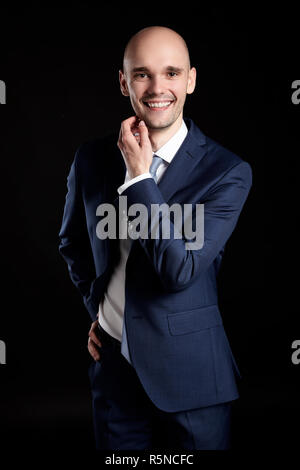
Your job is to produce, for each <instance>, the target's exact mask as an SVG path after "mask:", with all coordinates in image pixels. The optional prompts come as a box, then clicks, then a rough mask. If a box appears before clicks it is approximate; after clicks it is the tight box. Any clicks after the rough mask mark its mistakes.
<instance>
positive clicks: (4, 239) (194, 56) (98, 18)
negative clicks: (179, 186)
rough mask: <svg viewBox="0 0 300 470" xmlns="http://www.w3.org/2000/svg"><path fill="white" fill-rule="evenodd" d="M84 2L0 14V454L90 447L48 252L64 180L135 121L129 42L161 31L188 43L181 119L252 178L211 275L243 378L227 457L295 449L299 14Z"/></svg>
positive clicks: (74, 319)
mask: <svg viewBox="0 0 300 470" xmlns="http://www.w3.org/2000/svg"><path fill="white" fill-rule="evenodd" d="M91 5H92V4H89V2H84V3H83V2H82V3H78V4H77V5H76V7H75V6H73V7H72V8H55V7H53V6H52V7H48V8H47V7H44V8H37V7H33V6H31V7H30V6H28V5H26V7H25V6H24V7H22V8H20V7H18V8H16V10H15V11H11V10H10V11H8V10H4V11H1V31H0V40H1V57H0V67H1V68H0V79H1V80H4V81H5V83H6V87H7V104H6V105H5V106H1V107H0V157H1V158H0V179H1V185H0V187H1V222H2V223H1V271H2V282H1V285H2V289H1V292H2V295H1V316H0V339H1V340H3V341H5V343H6V347H7V364H6V365H0V384H1V402H0V418H1V423H0V426H1V429H0V438H1V439H0V448H1V447H2V449H4V448H5V449H8V448H12V449H14V448H19V447H20V446H24V448H26V449H27V452H28V453H29V454H30V453H31V452H32V453H34V451H35V450H36V449H37V448H41V447H43V448H46V449H51V451H52V453H55V452H58V451H59V450H60V451H61V450H62V449H74V448H76V449H77V450H78V449H80V450H82V451H83V452H91V451H92V450H93V447H94V442H93V429H92V412H91V398H90V391H89V382H88V376H87V368H88V365H89V363H90V362H91V358H90V357H89V354H88V351H87V346H86V345H87V333H88V330H89V328H90V318H89V315H88V313H87V311H86V310H85V308H84V306H83V303H82V301H81V298H80V296H79V294H78V293H77V291H76V289H75V287H74V286H73V285H72V284H71V281H70V280H69V277H68V272H67V267H66V265H65V263H64V261H63V259H62V258H61V257H60V255H59V253H58V232H59V229H60V224H61V218H62V213H63V206H64V198H65V194H66V178H67V174H68V172H69V169H70V165H71V162H72V160H73V158H74V153H75V151H76V149H77V147H78V146H79V145H80V144H81V143H82V142H83V141H86V140H89V139H91V138H93V137H97V136H101V135H104V134H107V133H110V132H112V131H115V130H118V129H119V126H120V122H121V120H123V119H125V118H127V117H129V116H130V115H132V114H133V113H132V110H131V107H130V103H129V99H126V98H124V97H123V96H122V95H121V93H120V90H119V84H118V70H119V68H120V66H121V60H122V54H123V49H124V46H125V44H126V42H127V40H128V39H129V38H130V36H131V35H132V34H134V33H135V32H137V31H138V30H139V29H141V28H143V27H145V26H151V25H164V26H169V27H171V28H173V29H175V30H176V31H177V32H179V33H180V34H182V36H183V37H184V38H185V39H186V41H187V44H188V46H189V49H190V53H191V62H192V65H194V66H195V67H196V68H197V72H198V75H197V87H196V90H195V92H194V94H193V95H191V96H189V97H188V98H187V102H186V107H185V116H188V117H191V118H192V119H193V120H194V121H195V122H196V124H197V125H198V126H199V127H200V128H201V130H202V131H203V132H204V133H205V134H207V135H209V136H210V137H211V138H213V139H214V140H216V141H218V142H220V143H221V144H222V145H224V146H225V147H227V148H229V149H230V150H232V151H233V152H235V153H237V154H238V155H240V156H241V157H242V158H243V159H244V160H246V161H248V162H249V163H250V165H251V167H252V170H253V187H252V189H251V193H250V195H249V198H248V200H247V202H246V204H245V206H244V210H243V212H242V215H241V217H240V220H239V223H238V226H237V228H236V230H235V232H234V233H233V235H232V237H231V239H230V241H229V242H228V244H227V249H226V252H225V257H224V261H223V266H222V269H221V273H220V279H219V288H220V304H221V311H222V314H223V320H224V324H225V329H226V332H227V334H228V337H229V339H230V342H231V345H232V349H233V352H234V355H235V357H236V359H237V362H238V365H239V368H240V370H241V373H242V375H243V380H242V382H241V384H240V392H241V399H240V400H238V401H237V402H236V403H235V407H234V449H235V450H236V452H238V451H240V450H242V451H243V452H245V453H246V454H247V452H248V453H250V452H253V451H255V450H256V449H258V450H260V451H265V452H268V451H272V449H273V450H274V449H275V448H276V446H277V447H280V448H283V449H287V450H292V449H293V448H294V447H295V446H296V442H297V429H298V426H299V419H300V416H299V398H298V396H299V373H300V365H299V366H296V365H293V364H292V362H291V354H292V349H291V344H292V342H293V341H294V340H295V339H299V337H300V331H299V320H298V291H299V288H298V282H297V281H298V270H297V266H298V258H297V255H298V250H297V247H298V239H297V232H296V224H297V218H298V213H299V210H298V194H297V184H298V181H297V180H298V178H297V171H298V170H297V160H298V157H299V149H300V142H299V131H298V129H299V116H300V105H299V106H298V107H297V106H295V105H293V104H292V103H291V93H292V91H291V83H292V81H293V80H296V79H297V78H299V75H297V73H299V71H298V70H297V69H296V66H297V60H296V57H297V51H296V48H297V47H296V44H297V43H296V42H295V36H296V30H297V25H296V21H295V19H296V16H297V15H296V12H295V11H289V10H288V8H287V7H286V9H285V10H284V11H282V9H281V10H279V9H278V10H277V11H275V10H274V7H273V9H271V10H270V11H268V12H267V13H266V12H263V11H262V10H261V9H254V8H247V7H245V6H243V9H234V10H233V9H231V8H229V7H219V8H218V7H208V6H201V7H199V5H198V6H197V8H196V7H193V6H189V7H188V8H187V6H184V5H182V8H181V9H180V8H179V6H178V5H179V4H178V5H177V7H175V6H174V5H173V6H172V8H166V11H163V9H162V7H161V6H160V7H158V6H157V5H155V4H145V5H123V6H117V5H113V6H112V7H111V8H108V7H107V8H106V9H103V7H100V6H99V7H98V8H96V7H93V6H91ZM294 33H295V36H294ZM178 379H179V380H180V377H179V378H178ZM246 454H245V455H246Z"/></svg>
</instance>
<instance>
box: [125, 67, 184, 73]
mask: <svg viewBox="0 0 300 470" xmlns="http://www.w3.org/2000/svg"><path fill="white" fill-rule="evenodd" d="M166 70H167V71H168V72H176V73H180V72H183V71H184V69H183V68H181V67H174V66H173V65H168V66H167V67H166ZM131 72H132V73H135V72H150V70H149V69H148V67H134V68H133V69H132V70H131Z"/></svg>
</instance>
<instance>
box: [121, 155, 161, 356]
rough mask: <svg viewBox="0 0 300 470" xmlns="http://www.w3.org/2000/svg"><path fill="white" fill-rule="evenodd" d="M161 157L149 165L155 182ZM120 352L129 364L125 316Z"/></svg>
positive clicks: (154, 157)
mask: <svg viewBox="0 0 300 470" xmlns="http://www.w3.org/2000/svg"><path fill="white" fill-rule="evenodd" d="M162 161H163V159H162V158H161V157H159V156H158V155H153V160H152V163H151V166H150V174H151V175H152V177H153V178H154V181H155V182H156V183H157V176H156V172H157V169H158V167H159V165H160V164H161V163H162ZM121 354H123V356H124V357H125V358H126V359H127V361H128V362H129V363H130V364H131V360H130V356H129V349H128V341H127V332H126V326H125V318H124V319H123V327H122V342H121Z"/></svg>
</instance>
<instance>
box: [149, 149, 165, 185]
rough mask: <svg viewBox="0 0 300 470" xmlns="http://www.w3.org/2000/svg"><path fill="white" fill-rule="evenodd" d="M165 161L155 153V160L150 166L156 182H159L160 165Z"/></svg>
mask: <svg viewBox="0 0 300 470" xmlns="http://www.w3.org/2000/svg"><path fill="white" fill-rule="evenodd" d="M162 162H163V159H162V158H161V157H159V156H158V155H153V160H152V163H151V166H150V174H151V175H152V177H153V178H154V181H155V183H157V176H156V172H157V169H158V167H159V165H160V164H161V163H162Z"/></svg>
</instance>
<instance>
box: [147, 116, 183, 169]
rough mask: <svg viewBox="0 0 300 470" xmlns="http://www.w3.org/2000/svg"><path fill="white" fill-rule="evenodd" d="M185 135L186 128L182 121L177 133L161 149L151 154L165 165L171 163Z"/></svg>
mask: <svg viewBox="0 0 300 470" xmlns="http://www.w3.org/2000/svg"><path fill="white" fill-rule="evenodd" d="M187 133H188V128H187V126H186V124H185V122H184V120H183V119H182V124H181V126H180V128H179V129H178V131H177V132H176V133H175V134H174V135H173V136H172V137H171V138H170V139H169V140H168V141H167V142H166V143H165V144H164V145H163V146H162V147H160V149H158V150H157V151H156V152H153V153H155V155H157V156H158V157H161V158H162V159H163V160H165V161H166V162H167V163H171V161H172V159H173V157H175V154H176V153H177V151H178V150H179V147H180V146H181V144H182V142H183V141H184V139H185V138H186V135H187Z"/></svg>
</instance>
